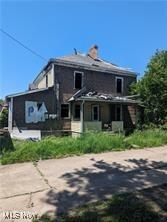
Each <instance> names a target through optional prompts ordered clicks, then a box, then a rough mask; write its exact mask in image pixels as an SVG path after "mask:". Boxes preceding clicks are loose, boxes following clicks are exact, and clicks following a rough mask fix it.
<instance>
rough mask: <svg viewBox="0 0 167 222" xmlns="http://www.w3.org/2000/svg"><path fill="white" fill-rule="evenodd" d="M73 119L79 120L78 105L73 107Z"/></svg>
mask: <svg viewBox="0 0 167 222" xmlns="http://www.w3.org/2000/svg"><path fill="white" fill-rule="evenodd" d="M74 118H75V119H80V105H78V104H76V105H75V106H74Z"/></svg>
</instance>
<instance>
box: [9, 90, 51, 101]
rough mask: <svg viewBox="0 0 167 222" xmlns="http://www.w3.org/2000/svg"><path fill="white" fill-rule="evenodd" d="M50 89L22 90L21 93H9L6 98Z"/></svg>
mask: <svg viewBox="0 0 167 222" xmlns="http://www.w3.org/2000/svg"><path fill="white" fill-rule="evenodd" d="M48 89H49V88H43V89H34V90H27V91H25V92H20V93H15V94H11V95H8V96H6V99H8V98H13V97H17V96H23V95H27V94H31V93H36V92H42V91H45V90H48Z"/></svg>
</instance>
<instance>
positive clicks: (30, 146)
mask: <svg viewBox="0 0 167 222" xmlns="http://www.w3.org/2000/svg"><path fill="white" fill-rule="evenodd" d="M13 142H14V147H15V150H14V151H13V152H7V153H5V154H4V155H3V156H2V159H1V163H2V164H11V163H16V162H25V161H38V160H39V159H49V158H61V157H66V156H72V155H81V154H85V153H101V152H105V151H112V150H114V151H116V150H125V149H130V148H140V147H141V148H142V147H153V146H160V145H163V144H167V133H166V131H163V130H158V129H155V130H146V131H143V132H142V131H136V132H134V133H133V134H131V135H130V136H128V137H125V136H124V135H122V134H115V135H110V134H107V133H102V132H100V133H88V134H85V135H84V136H82V137H80V138H72V137H46V138H44V139H42V140H41V141H39V142H32V141H18V140H14V141H13Z"/></svg>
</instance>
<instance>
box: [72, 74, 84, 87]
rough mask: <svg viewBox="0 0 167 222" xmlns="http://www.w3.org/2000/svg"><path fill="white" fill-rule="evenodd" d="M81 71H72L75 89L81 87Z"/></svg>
mask: <svg viewBox="0 0 167 222" xmlns="http://www.w3.org/2000/svg"><path fill="white" fill-rule="evenodd" d="M82 76H83V73H82V72H74V88H75V89H81V88H82V85H83V83H82V81H83V80H82Z"/></svg>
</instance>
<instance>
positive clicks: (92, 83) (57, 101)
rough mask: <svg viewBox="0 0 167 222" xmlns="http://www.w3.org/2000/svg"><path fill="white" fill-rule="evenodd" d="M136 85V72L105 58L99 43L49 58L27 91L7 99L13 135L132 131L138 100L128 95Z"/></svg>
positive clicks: (37, 135)
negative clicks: (85, 48)
mask: <svg viewBox="0 0 167 222" xmlns="http://www.w3.org/2000/svg"><path fill="white" fill-rule="evenodd" d="M135 81H136V73H135V72H133V71H131V70H130V69H125V68H122V67H119V66H117V65H115V64H112V63H110V62H107V61H105V60H103V59H101V58H100V57H99V56H98V47H97V46H96V45H94V46H93V47H91V48H90V50H89V52H88V54H81V53H78V52H76V51H75V53H74V54H73V55H69V56H64V57H60V58H56V59H50V60H49V62H48V63H47V65H46V66H45V67H44V68H43V69H42V71H41V72H40V73H39V75H38V76H37V77H36V79H35V80H34V81H33V83H32V84H30V85H29V90H28V91H26V92H23V93H17V94H13V95H8V96H7V101H8V104H9V119H8V128H9V131H10V133H11V135H12V136H13V137H21V138H26V137H41V135H44V134H47V133H48V134H49V133H54V134H56V133H58V132H66V133H69V134H73V135H80V133H83V132H85V131H88V130H113V131H118V130H123V129H130V128H133V127H134V126H135V123H136V107H137V102H136V101H134V100H132V98H131V97H128V91H129V87H130V85H131V84H132V83H133V82H135Z"/></svg>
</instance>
